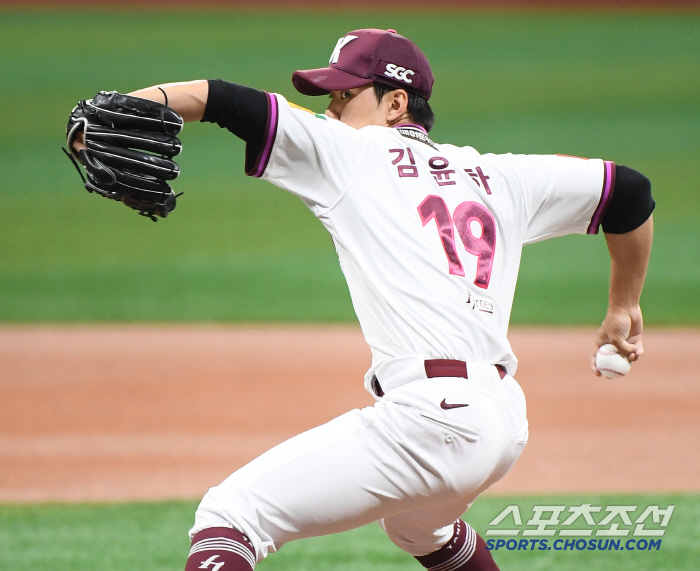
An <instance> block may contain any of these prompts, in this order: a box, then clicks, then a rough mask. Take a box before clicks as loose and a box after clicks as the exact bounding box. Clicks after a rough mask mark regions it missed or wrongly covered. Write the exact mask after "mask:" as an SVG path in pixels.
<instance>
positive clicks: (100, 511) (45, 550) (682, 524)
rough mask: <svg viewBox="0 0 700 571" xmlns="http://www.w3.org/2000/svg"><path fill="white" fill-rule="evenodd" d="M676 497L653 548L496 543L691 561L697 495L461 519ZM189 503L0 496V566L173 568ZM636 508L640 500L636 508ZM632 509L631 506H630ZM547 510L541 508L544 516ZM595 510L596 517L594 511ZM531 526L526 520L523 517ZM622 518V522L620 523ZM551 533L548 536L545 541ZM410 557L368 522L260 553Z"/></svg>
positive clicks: (503, 552) (344, 566)
mask: <svg viewBox="0 0 700 571" xmlns="http://www.w3.org/2000/svg"><path fill="white" fill-rule="evenodd" d="M583 503H590V504H592V505H594V506H602V507H603V511H604V510H605V506H612V505H637V506H647V505H658V506H660V507H661V508H665V507H666V506H668V505H675V506H676V507H675V510H674V512H673V516H672V518H671V520H670V523H669V526H668V528H667V531H666V532H665V535H664V537H663V539H662V544H661V547H660V549H659V550H652V551H576V550H569V551H554V550H551V551H539V550H535V551H517V550H513V551H508V550H507V549H499V550H498V551H497V552H495V559H496V562H497V563H498V564H499V565H501V566H502V568H504V569H518V570H519V571H535V570H541V569H560V570H562V571H578V570H581V571H590V570H591V569H596V570H599V571H608V570H610V571H627V570H629V571H632V570H634V571H644V570H655V571H667V570H668V571H671V570H673V571H681V570H692V569H697V561H698V560H699V559H700V547H698V543H697V541H696V539H697V536H698V534H699V533H700V523H699V522H700V496H697V495H654V496H596V495H586V496H531V497H484V498H480V499H479V501H477V502H476V503H475V504H474V506H473V507H472V509H471V510H470V512H469V515H468V518H467V519H468V521H469V522H470V523H471V524H472V525H473V526H474V528H475V529H476V530H477V531H478V532H479V533H481V534H482V535H483V534H484V532H485V530H486V529H487V526H488V524H489V523H490V521H491V520H493V519H494V518H495V517H496V516H497V515H499V514H500V513H501V511H502V510H503V509H505V507H506V506H508V505H512V504H517V505H518V506H519V509H520V513H521V514H522V516H523V522H524V523H526V521H525V518H526V517H529V516H530V515H531V514H532V506H533V505H566V506H575V505H581V504H583ZM195 508H196V503H194V502H167V503H151V504H111V505H31V506H0V568H2V569H12V570H13V571H34V570H36V569H42V571H92V570H94V569H100V570H103V571H133V570H134V569H148V570H149V571H176V570H177V571H180V570H181V569H182V568H183V566H184V561H185V559H186V558H187V550H188V547H189V542H188V538H187V530H188V529H189V528H190V527H191V525H192V520H193V519H192V518H193V514H194V510H195ZM639 510H641V507H640V508H639ZM636 513H639V512H636ZM545 517H547V516H545ZM598 519H600V518H598ZM531 527H532V526H531ZM620 527H621V528H623V529H624V528H625V526H623V525H621V526H620ZM552 541H553V540H552V539H551V538H550V544H551V543H552ZM419 568H420V567H419V566H418V565H417V564H416V563H415V561H414V560H413V559H412V558H411V557H410V556H408V555H406V554H405V553H403V552H402V551H400V550H399V549H398V548H397V547H395V546H394V545H393V544H392V543H391V542H390V541H389V540H388V539H387V538H386V537H385V536H384V534H383V532H382V531H381V529H380V528H379V526H377V525H375V524H372V525H369V526H366V527H363V528H360V529H357V530H354V531H350V532H346V533H343V534H340V535H335V536H327V537H321V538H312V539H305V540H301V541H298V542H294V543H290V544H288V545H286V546H285V547H284V548H283V549H281V550H280V551H279V553H276V554H274V555H272V556H271V557H269V558H268V559H266V560H265V561H264V562H262V563H260V564H259V565H258V567H257V569H260V571H287V570H289V571H292V570H293V571H351V570H352V571H357V570H362V571H374V570H376V571H380V570H381V571H399V570H410V569H419Z"/></svg>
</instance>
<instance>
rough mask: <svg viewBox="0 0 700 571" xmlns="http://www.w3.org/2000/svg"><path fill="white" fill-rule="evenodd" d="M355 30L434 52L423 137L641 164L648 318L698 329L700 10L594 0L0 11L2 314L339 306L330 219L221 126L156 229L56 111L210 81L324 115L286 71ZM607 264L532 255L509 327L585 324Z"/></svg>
mask: <svg viewBox="0 0 700 571" xmlns="http://www.w3.org/2000/svg"><path fill="white" fill-rule="evenodd" d="M368 26H376V27H395V28H397V29H399V31H401V32H403V33H405V34H406V35H408V36H409V37H411V38H413V39H415V40H416V42H417V43H418V44H419V45H421V46H422V47H423V49H424V50H425V52H426V53H427V54H428V56H429V57H430V59H431V62H432V64H433V67H434V71H435V75H436V77H437V81H436V86H435V92H434V97H433V100H432V103H433V107H434V109H435V111H436V114H437V117H438V121H437V125H436V127H435V129H434V131H433V135H434V138H435V140H437V141H449V142H453V143H456V144H463V145H471V146H474V147H475V148H477V149H479V150H480V151H481V152H508V151H513V152H527V153H551V152H557V153H565V154H574V155H582V156H602V157H605V158H608V159H612V160H615V161H617V162H618V163H620V164H627V165H629V166H632V167H635V168H637V169H639V170H641V171H642V172H644V173H645V174H647V175H648V176H649V177H650V178H651V180H652V182H653V184H654V195H655V198H656V201H657V213H656V223H657V234H656V242H655V247H654V251H653V259H652V264H651V268H650V272H649V277H648V282H647V287H646V291H645V297H644V301H645V317H646V322H647V323H649V324H688V325H692V324H695V325H697V324H700V304H698V303H697V302H696V301H695V298H696V294H697V289H698V285H699V284H700V263H699V262H700V233H699V232H698V231H697V224H696V220H695V219H696V217H697V215H698V213H699V212H700V192H699V190H700V189H699V188H698V186H699V183H698V181H699V180H700V161H698V159H697V157H698V156H700V136H698V133H700V106H698V104H697V102H698V100H699V99H700V66H698V65H697V62H698V61H699V60H700V43H698V42H697V38H698V37H699V36H700V16H698V15H681V14H675V15H673V14H662V13H655V14H646V15H645V14H636V15H632V14H615V13H600V12H597V13H588V14H586V13H584V14H547V13H530V14H525V13H514V14H507V13H501V14H487V13H461V14H449V13H441V14H428V13H421V14H420V15H416V16H405V15H404V16H401V17H394V16H390V15H388V14H382V13H379V14H376V13H373V14H371V15H370V14H362V13H352V14H342V13H340V14H334V15H332V16H331V15H324V14H322V13H304V14H295V13H292V12H285V13H279V14H273V13H254V12H247V13H235V12H220V13H206V12H204V13H198V14H194V13H192V14H184V13H179V14H175V13H174V14H168V13H165V14H160V13H155V12H146V13H131V12H119V13H110V12H95V13H92V12H75V13H71V12H20V11H7V10H5V11H0V77H1V78H2V81H0V108H2V109H3V123H2V125H3V126H2V129H0V172H2V177H1V178H0V300H1V303H0V321H6V322H7V321H9V322H24V321H34V322H42V321H59V322H60V321H130V320H147V321H352V320H354V315H353V311H352V307H351V303H350V300H349V296H348V293H347V288H346V286H345V284H344V281H343V277H342V275H341V273H340V270H339V268H338V264H337V260H336V258H335V252H334V250H333V246H332V244H331V241H330V239H329V237H328V236H327V234H326V233H325V230H324V229H323V228H322V227H321V225H320V224H319V223H318V222H317V221H316V220H315V219H314V217H313V216H312V215H311V214H310V213H309V212H308V210H307V209H306V208H305V207H304V206H303V205H302V204H301V202H300V201H299V200H298V199H296V198H294V197H292V196H289V195H286V194H285V193H283V192H282V191H280V190H278V189H275V188H274V187H272V186H270V185H268V184H267V183H263V182H260V181H255V180H250V179H248V178H246V177H245V176H244V175H243V174H242V162H243V160H242V152H243V145H242V144H241V143H240V142H239V141H237V140H236V139H235V138H234V137H233V136H231V135H230V134H228V133H226V132H224V131H221V130H220V129H218V128H217V127H215V126H212V125H199V124H197V125H188V126H187V128H186V129H185V131H184V133H183V135H182V139H183V141H184V146H185V152H184V154H183V155H182V157H181V159H180V161H179V162H180V163H181V166H182V173H183V174H182V176H181V177H180V179H178V181H176V184H175V188H176V190H177V191H184V192H185V195H184V196H183V197H182V198H181V199H180V201H179V205H178V208H177V210H176V211H175V212H174V213H173V214H172V216H171V217H170V218H168V219H167V220H162V221H160V222H158V223H157V224H153V223H151V222H149V221H148V220H146V219H142V218H140V217H138V216H137V215H136V214H135V213H134V212H133V211H130V210H129V209H127V208H124V207H120V206H119V205H116V204H114V203H109V202H108V201H106V200H104V199H101V198H98V197H96V196H89V195H88V194H87V193H86V192H85V191H84V190H82V187H81V186H80V184H79V181H78V175H77V174H76V173H75V172H74V170H73V168H72V166H71V165H70V164H69V163H68V161H67V160H66V159H65V157H63V155H62V153H61V152H60V151H59V147H60V146H61V144H62V136H61V133H62V131H63V128H64V124H65V120H66V117H67V114H68V111H69V110H70V109H71V107H72V106H73V105H74V104H75V103H76V101H77V100H78V99H79V98H82V97H89V96H91V95H92V94H94V93H95V92H96V91H98V90H100V89H118V90H121V91H129V90H132V89H136V88H139V87H143V86H146V85H150V84H153V83H157V82H165V81H173V80H182V79H195V78H203V77H222V78H226V79H230V80H234V81H239V82H241V83H245V84H249V85H252V86H255V87H259V88H263V89H267V90H271V91H278V92H281V93H282V94H284V95H285V96H287V97H289V98H291V99H292V100H294V101H296V102H298V103H300V104H302V105H306V106H311V107H313V108H314V109H317V110H321V109H322V107H323V105H324V103H325V101H324V100H323V99H321V100H319V99H314V98H306V97H303V96H301V95H298V94H296V93H295V92H294V91H293V88H292V87H291V84H290V81H289V76H290V72H291V71H292V70H294V69H298V68H304V67H313V66H321V65H324V64H325V61H326V58H327V55H328V54H327V52H330V50H331V48H332V46H333V45H334V44H335V41H336V39H337V37H339V36H340V35H341V34H342V33H344V32H345V31H347V30H348V29H353V28H357V27H368ZM606 273H607V258H606V254H605V249H604V241H603V239H602V237H601V236H598V237H579V236H577V237H571V238H567V239H558V240H554V241H550V242H547V243H544V244H541V245H534V246H530V247H528V248H526V249H525V251H524V256H523V266H522V273H521V279H520V281H519V285H518V292H517V295H516V303H515V307H514V312H513V321H514V322H515V323H558V324H566V323H595V322H597V321H599V320H600V319H601V317H602V315H603V312H604V309H605V292H606V288H607V285H606ZM572 294H573V295H572Z"/></svg>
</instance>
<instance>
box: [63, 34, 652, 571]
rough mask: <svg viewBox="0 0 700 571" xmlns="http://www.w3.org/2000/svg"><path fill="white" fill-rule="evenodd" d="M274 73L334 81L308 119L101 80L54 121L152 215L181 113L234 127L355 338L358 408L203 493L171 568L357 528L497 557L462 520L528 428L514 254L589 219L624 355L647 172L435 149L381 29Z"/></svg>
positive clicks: (75, 153)
mask: <svg viewBox="0 0 700 571" xmlns="http://www.w3.org/2000/svg"><path fill="white" fill-rule="evenodd" d="M292 82H293V84H294V87H296V89H297V90H298V91H300V92H301V93H303V94H306V95H326V96H328V95H330V101H329V104H328V109H327V110H326V112H325V113H324V114H317V113H313V112H310V111H308V110H306V109H303V108H300V107H298V106H297V105H294V104H293V103H290V102H288V101H287V100H286V99H285V98H284V97H282V96H281V95H278V94H274V93H266V92H264V91H258V90H256V89H252V88H250V87H245V86H242V85H237V84H234V83H229V82H227V81H222V80H220V79H215V80H208V81H207V80H202V81H193V82H188V83H172V84H167V85H160V86H156V87H151V88H147V89H143V90H140V91H137V92H135V93H132V94H129V95H121V94H118V93H116V92H110V93H104V92H103V93H100V94H98V95H97V96H96V97H95V98H93V99H92V100H88V101H82V102H81V103H80V104H79V105H78V107H76V108H75V109H74V110H73V112H72V113H71V117H70V120H69V125H68V147H69V149H70V152H71V156H72V157H73V160H74V161H75V162H76V166H77V167H78V169H79V171H80V170H81V167H80V166H79V165H82V166H83V167H84V168H85V171H86V176H87V179H86V180H85V184H86V187H87V188H88V190H90V191H92V192H97V193H98V194H101V195H103V196H106V197H108V198H113V199H116V200H119V201H121V202H124V203H126V204H127V205H128V206H130V207H132V208H134V209H136V210H138V211H139V212H140V213H142V214H144V215H146V216H148V217H151V218H153V219H156V217H158V216H160V217H163V216H166V215H167V214H168V213H169V212H171V211H172V209H173V208H174V206H175V195H174V194H173V191H172V189H171V188H170V186H169V183H168V181H170V180H172V179H173V178H174V177H175V176H176V175H177V172H178V169H177V165H176V164H175V163H174V162H173V161H172V158H173V156H175V155H176V154H177V152H179V148H180V146H179V141H178V139H177V137H176V135H177V133H178V132H179V130H180V128H181V126H182V122H183V121H184V122H187V121H206V122H211V123H216V124H218V125H219V126H220V127H223V128H225V129H228V130H229V131H231V132H232V133H233V134H234V135H236V136H237V137H240V138H241V139H243V140H244V141H245V142H246V156H245V169H246V173H247V174H248V175H250V176H253V177H259V178H263V179H266V180H268V181H270V182H271V183H273V184H274V185H277V186H279V187H281V188H283V189H285V190H287V191H289V192H292V193H294V194H296V195H297V196H299V198H301V200H302V201H303V202H304V203H305V204H306V205H307V206H308V207H309V208H310V209H311V211H312V212H313V213H314V214H315V215H316V217H317V218H318V219H319V220H320V221H321V223H322V224H323V225H324V226H325V227H326V229H327V230H328V232H330V234H331V236H332V238H333V242H334V244H335V247H336V250H337V252H338V258H339V260H340V265H341V268H342V271H343V273H344V275H345V278H346V279H347V283H348V287H349V289H350V294H351V297H352V302H353V305H354V308H355V311H356V313H357V317H358V319H359V321H360V324H361V326H362V331H363V333H364V336H365V338H366V340H367V343H368V344H369V345H370V347H371V350H372V366H371V368H370V369H369V371H367V374H366V375H365V379H364V382H365V387H366V389H367V390H368V391H369V392H370V393H371V394H372V395H374V397H375V399H376V403H375V405H374V406H371V407H368V408H365V409H363V410H353V411H351V412H348V413H346V414H344V415H342V416H340V417H339V418H336V419H335V420H333V421H331V422H329V423H328V424H325V425H323V426H319V427H317V428H314V429H312V430H310V431H308V432H306V433H303V434H300V435H299V436H296V437H294V438H292V439H291V440H289V441H287V442H284V443H283V444H281V445H279V446H277V447H275V448H273V449H272V450H270V451H268V452H266V453H265V454H263V455H262V456H260V457H259V458H257V459H256V460H254V461H253V462H251V463H250V464H248V465H247V466H245V467H243V468H241V469H240V470H238V471H237V472H235V473H234V474H232V475H231V476H230V477H229V478H227V479H226V480H225V481H224V482H223V483H221V484H220V485H218V486H216V487H214V488H212V489H210V490H209V492H208V493H207V494H206V495H205V497H204V499H203V500H202V502H201V504H200V506H199V508H198V509H197V512H196V515H195V523H194V527H193V528H192V530H191V531H190V536H191V539H192V548H191V551H190V555H189V558H188V561H187V564H186V571H195V570H198V569H216V570H217V571H218V570H219V569H220V570H221V571H251V570H252V569H253V568H254V567H255V564H256V562H258V561H261V560H262V559H264V558H265V557H267V555H268V554H269V553H273V552H275V551H277V550H278V549H279V548H280V547H282V545H284V544H285V543H287V542H288V541H292V540H294V539H299V538H304V537H311V536H318V535H326V534H330V533H336V532H341V531H345V530H348V529H351V528H355V527H358V526H362V525H364V524H367V523H369V522H372V521H377V522H379V525H380V526H381V527H382V528H383V529H384V531H385V532H386V534H387V535H388V537H389V539H391V541H393V542H394V543H395V544H396V545H398V546H399V547H400V548H401V549H403V550H404V551H406V552H407V553H409V554H410V555H412V556H414V557H415V558H416V560H417V561H418V563H419V564H420V565H422V566H423V567H425V568H427V569H431V570H433V571H467V570H481V571H484V570H494V569H497V566H496V563H495V562H494V560H493V558H492V556H491V554H490V552H489V551H488V550H487V549H486V547H485V543H484V541H483V539H482V538H481V537H480V536H479V535H478V534H477V533H476V532H475V531H474V530H473V529H472V528H471V527H470V526H469V524H468V523H466V522H465V521H463V520H462V519H461V516H462V514H464V513H465V512H466V511H467V510H468V509H469V507H470V506H471V504H472V502H474V500H475V499H476V498H477V497H478V496H479V494H480V493H481V492H483V491H484V490H486V489H487V488H488V487H489V486H490V485H491V484H493V483H494V482H496V481H498V480H499V479H500V478H502V477H503V476H504V475H505V474H506V473H507V472H508V471H509V470H510V468H511V467H512V466H513V464H514V463H515V461H516V460H517V459H518V457H519V456H520V454H521V452H522V450H523V448H524V446H525V444H526V442H527V438H528V428H527V419H526V410H525V398H524V396H523V393H522V391H521V389H520V387H519V385H518V383H517V382H516V381H515V379H514V378H513V376H514V375H515V372H516V369H517V359H516V357H515V355H514V354H513V351H512V349H511V347H510V345H509V343H508V339H507V331H508V321H509V317H510V313H511V305H512V302H513V295H514V292H515V286H516V280H517V275H518V267H519V263H520V255H521V250H522V247H523V245H524V244H530V243H532V242H536V241H538V240H545V239H547V238H552V237H555V236H561V235H564V234H570V233H574V232H576V233H581V234H584V233H587V234H596V233H597V232H598V231H599V228H601V227H602V228H603V231H604V232H605V238H606V241H607V245H608V249H609V252H610V258H611V260H612V264H611V277H610V292H609V300H608V310H607V315H606V316H605V319H604V321H603V323H602V325H601V327H600V329H599V331H598V333H597V335H596V337H595V339H594V343H593V345H594V348H593V351H592V353H591V358H592V359H593V355H594V354H595V351H596V349H597V348H598V347H600V346H601V345H603V344H606V343H612V344H613V345H614V346H615V347H616V348H617V349H618V351H619V352H620V353H621V354H622V355H624V356H625V357H626V358H627V359H628V360H629V361H634V360H636V359H637V358H638V357H639V356H640V355H641V354H642V352H643V348H642V339H641V336H642V313H641V310H640V307H639V299H640V294H641V290H642V284H643V282H644V276H645V274H646V268H647V262H648V258H649V252H650V248H651V241H652V217H651V214H652V211H653V209H654V201H653V200H652V197H651V187H650V183H649V181H648V180H647V179H646V177H644V176H643V175H641V174H640V173H638V172H636V171H635V170H632V169H630V168H627V167H624V166H620V165H615V164H614V163H613V162H611V161H607V160H601V159H585V158H578V157H568V156H555V155H553V156H535V155H512V154H506V155H494V154H480V153H479V152H477V151H476V150H475V149H473V148H471V147H457V146H454V145H449V144H442V143H437V142H435V141H433V140H432V139H431V138H430V136H429V131H430V129H431V127H432V126H433V123H434V115H433V112H432V110H431V108H430V105H429V103H428V100H429V99H430V96H431V93H432V89H433V74H432V71H431V68H430V64H429V63H428V60H427V58H426V56H425V55H424V54H423V52H422V51H421V50H420V49H419V48H418V47H417V46H416V45H415V44H414V43H413V42H411V41H410V40H408V39H407V38H405V37H403V36H401V35H399V34H398V33H396V31H394V30H376V29H366V30H356V31H353V32H350V33H348V34H346V35H345V36H343V37H342V38H340V39H339V40H338V43H337V44H336V46H335V48H334V49H333V50H332V53H331V57H330V62H329V64H328V66H327V67H324V68H320V69H311V70H305V71H296V72H294V74H293V75H292ZM601 263H602V262H601ZM318 358H319V359H323V355H319V357H318ZM591 363H592V368H593V370H594V372H595V373H596V374H599V371H598V370H597V369H596V367H595V361H594V360H592V362H591ZM313 366H314V364H313V363H309V367H313ZM328 381H329V390H332V388H330V387H332V379H329V380H328Z"/></svg>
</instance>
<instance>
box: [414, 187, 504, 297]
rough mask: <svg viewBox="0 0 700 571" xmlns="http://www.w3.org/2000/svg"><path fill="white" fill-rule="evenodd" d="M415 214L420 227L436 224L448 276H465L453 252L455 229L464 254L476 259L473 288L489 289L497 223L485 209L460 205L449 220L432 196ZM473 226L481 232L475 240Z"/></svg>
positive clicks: (473, 204)
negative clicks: (420, 224) (447, 266)
mask: <svg viewBox="0 0 700 571" xmlns="http://www.w3.org/2000/svg"><path fill="white" fill-rule="evenodd" d="M418 214H419V215H420V218H421V220H422V222H423V226H425V225H426V224H428V222H430V221H431V220H433V219H434V220H435V224H436V226H437V230H438V233H439V234H440V240H441V241H442V247H443V248H444V250H445V254H446V256H447V263H448V265H449V269H450V273H451V274H452V275H455V276H464V267H463V266H462V262H461V261H460V259H459V256H458V255H457V249H456V248H455V238H454V231H453V225H454V227H455V228H457V232H458V234H459V237H460V238H461V240H462V243H463V244H464V247H465V249H466V250H467V252H469V253H470V254H473V255H475V256H476V257H477V266H476V279H475V280H474V284H476V285H477V286H478V287H480V288H483V289H486V288H487V287H489V280H490V279H491V269H492V267H493V253H494V251H495V249H496V221H495V220H494V218H493V215H492V214H491V213H490V212H489V211H488V209H487V208H486V207H485V206H484V205H483V204H479V203H478V202H462V204H460V205H459V206H457V208H455V211H454V216H450V211H449V210H448V209H447V204H445V201H444V200H443V198H442V197H440V196H436V195H434V194H431V195H430V196H428V197H426V199H425V200H424V201H423V202H421V203H420V205H419V206H418ZM453 221H454V222H453ZM474 223H476V224H477V225H478V226H480V228H481V232H477V234H479V235H478V236H477V235H476V234H475V233H474V227H473V224H474Z"/></svg>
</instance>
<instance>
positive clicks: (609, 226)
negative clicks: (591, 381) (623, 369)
mask: <svg viewBox="0 0 700 571" xmlns="http://www.w3.org/2000/svg"><path fill="white" fill-rule="evenodd" d="M614 192H615V193H614V195H613V199H612V200H611V201H610V205H609V207H608V209H607V211H606V213H605V216H604V218H603V220H602V227H603V232H604V233H605V241H606V243H607V245H608V251H609V253H610V262H611V263H610V289H609V293H608V310H607V313H606V316H605V319H604V320H603V323H602V325H601V326H600V328H599V329H598V332H597V334H596V337H595V342H594V347H593V351H592V352H591V368H592V369H593V371H594V372H595V373H596V375H600V372H599V371H598V369H597V368H596V366H595V352H596V351H597V350H598V347H600V346H601V345H604V344H605V343H612V344H613V345H615V347H617V349H618V351H619V352H620V353H621V354H622V355H624V356H626V357H627V358H628V359H629V360H630V361H636V360H637V359H638V358H639V357H640V356H641V355H642V353H643V352H644V348H643V346H642V329H643V320H642V310H641V307H640V305H639V300H640V296H641V294H642V287H643V286H644V278H645V277H646V272H647V266H648V264H649V255H650V254H651V243H652V238H653V234H654V222H653V218H652V215H651V212H652V211H653V209H654V200H653V199H652V196H651V183H650V182H649V179H647V178H646V177H645V176H644V175H642V174H641V173H638V172H637V171H635V170H632V169H629V168H627V167H623V166H618V167H617V177H616V181H615V189H614Z"/></svg>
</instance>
